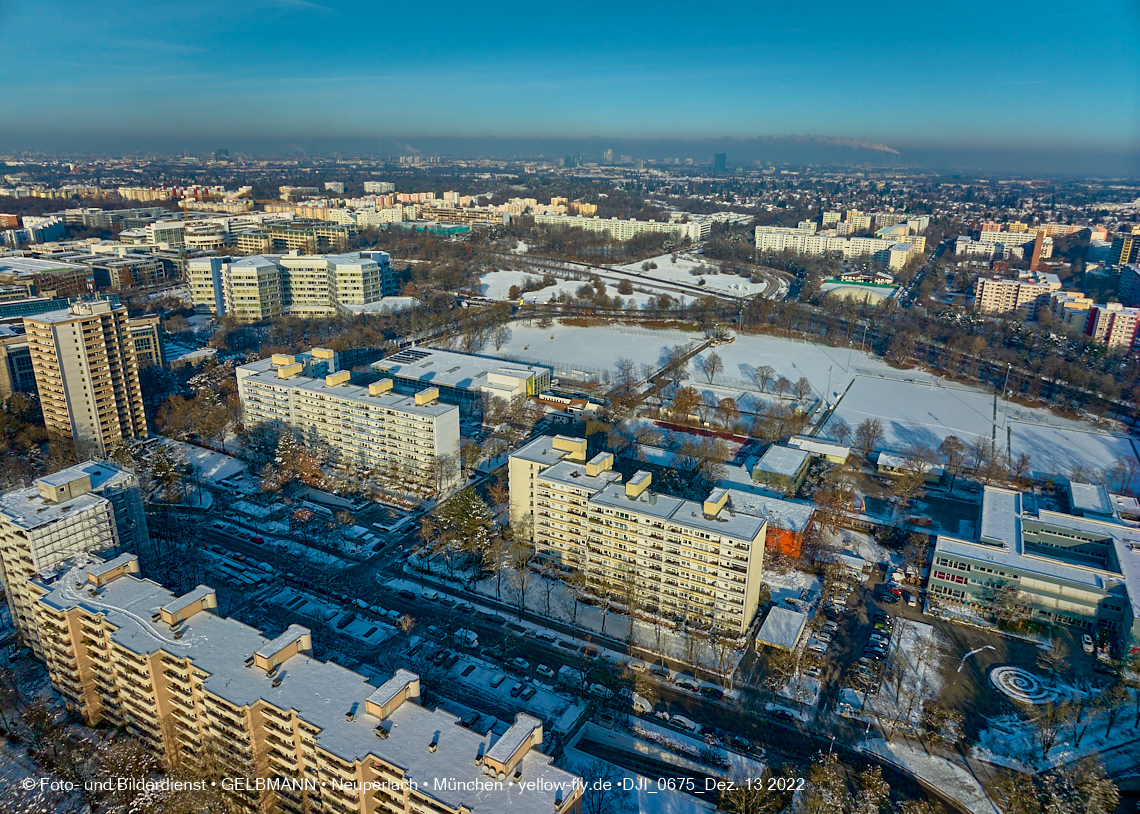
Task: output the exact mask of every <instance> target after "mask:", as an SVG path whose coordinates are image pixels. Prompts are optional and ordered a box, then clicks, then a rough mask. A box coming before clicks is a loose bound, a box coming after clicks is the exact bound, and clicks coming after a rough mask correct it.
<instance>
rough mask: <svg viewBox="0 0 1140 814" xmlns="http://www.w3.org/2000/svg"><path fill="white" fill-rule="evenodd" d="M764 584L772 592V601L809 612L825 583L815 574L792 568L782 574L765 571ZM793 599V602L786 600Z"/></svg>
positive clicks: (785, 606) (782, 605)
mask: <svg viewBox="0 0 1140 814" xmlns="http://www.w3.org/2000/svg"><path fill="white" fill-rule="evenodd" d="M763 584H764V585H765V586H766V587H767V588H768V590H769V591H771V592H772V601H773V602H774V603H775V604H777V605H779V606H781V607H784V608H793V609H794V610H798V611H804V612H807V611H808V610H810V608H811V606H812V605H813V604H814V603H815V602H816V601H817V600H818V599H819V597H820V591H821V590H822V588H823V583H822V581H821V580H820V578H819V577H818V576H816V575H815V574H807V573H804V572H803V571H797V570H796V569H794V568H793V569H791V570H789V571H785V572H784V573H782V574H780V573H777V572H775V571H771V570H765V571H764V582H763ZM787 599H791V600H792V601H791V602H786V601H785V600H787Z"/></svg>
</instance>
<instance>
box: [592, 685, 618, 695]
mask: <svg viewBox="0 0 1140 814" xmlns="http://www.w3.org/2000/svg"><path fill="white" fill-rule="evenodd" d="M590 695H596V696H598V698H611V697H612V696H613V692H612V691H611V690H610V689H608V688H607V687H604V686H602V685H601V684H591V685H590Z"/></svg>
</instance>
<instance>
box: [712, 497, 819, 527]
mask: <svg viewBox="0 0 1140 814" xmlns="http://www.w3.org/2000/svg"><path fill="white" fill-rule="evenodd" d="M728 504H729V505H730V506H731V507H732V508H733V509H734V510H735V511H737V512H739V513H741V514H750V515H753V516H754V517H760V518H763V519H765V520H767V521H768V523H769V524H771V525H772V526H774V527H775V528H778V529H784V530H785V531H794V532H796V533H799V532H802V531H805V530H806V529H807V527H808V523H810V522H811V516H812V514H814V513H815V506H814V505H813V504H811V503H805V502H801V501H798V500H781V499H780V498H778V497H772V496H770V495H761V494H757V493H756V492H745V491H742V490H740V489H729V490H728Z"/></svg>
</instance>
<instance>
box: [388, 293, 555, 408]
mask: <svg viewBox="0 0 1140 814" xmlns="http://www.w3.org/2000/svg"><path fill="white" fill-rule="evenodd" d="M381 302H383V300H381ZM372 369H373V370H375V371H377V372H379V373H387V374H389V375H392V376H402V377H404V378H406V379H416V380H418V381H421V382H424V383H425V384H439V385H444V386H446V387H455V388H458V389H461V390H478V389H479V388H480V387H482V386H483V385H485V384H487V383H488V382H487V377H488V375H489V374H491V373H505V374H507V375H509V376H516V377H518V378H520V379H525V378H529V377H530V376H536V375H539V374H541V373H543V372H546V373H550V372H551V369H550V368H548V367H543V366H542V365H527V364H522V363H516V362H504V361H503V360H502V359H488V358H486V357H483V356H471V355H469V354H466V353H455V352H453V351H446V350H436V349H435V348H405V349H404V350H402V351H400V352H399V353H397V354H394V355H392V356H389V357H388V358H386V359H381V360H379V361H377V362H373V363H372Z"/></svg>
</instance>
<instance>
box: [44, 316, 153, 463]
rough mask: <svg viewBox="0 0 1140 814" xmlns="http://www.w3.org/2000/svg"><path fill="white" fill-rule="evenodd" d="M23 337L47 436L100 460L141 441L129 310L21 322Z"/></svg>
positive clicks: (142, 429) (142, 421)
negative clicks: (118, 446) (64, 438)
mask: <svg viewBox="0 0 1140 814" xmlns="http://www.w3.org/2000/svg"><path fill="white" fill-rule="evenodd" d="M24 331H25V333H26V335H27V337H28V347H29V350H30V352H31V356H32V369H33V370H34V371H35V375H36V385H37V387H38V388H39V394H40V405H41V407H42V409H43V414H44V423H45V425H46V426H47V429H48V431H49V432H56V433H60V434H62V435H70V436H71V437H72V439H74V441H75V443H76V446H77V447H78V448H79V449H80V450H81V451H85V450H95V451H97V452H99V453H105V452H106V451H107V449H109V448H110V447H111V446H112V445H113V444H115V443H116V442H118V441H123V440H129V439H132V438H143V437H145V436H146V434H147V425H146V413H145V412H144V410H143V400H142V388H141V386H140V385H139V366H138V356H137V354H136V351H135V343H134V338H133V336H132V333H131V322H130V319H129V318H128V316H127V309H126V308H123V307H122V306H121V305H115V306H112V305H111V303H110V302H108V301H106V300H94V301H91V302H77V303H73V304H72V305H71V307H70V308H68V309H67V310H64V311H49V312H47V313H46V314H38V315H36V316H31V317H24Z"/></svg>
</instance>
